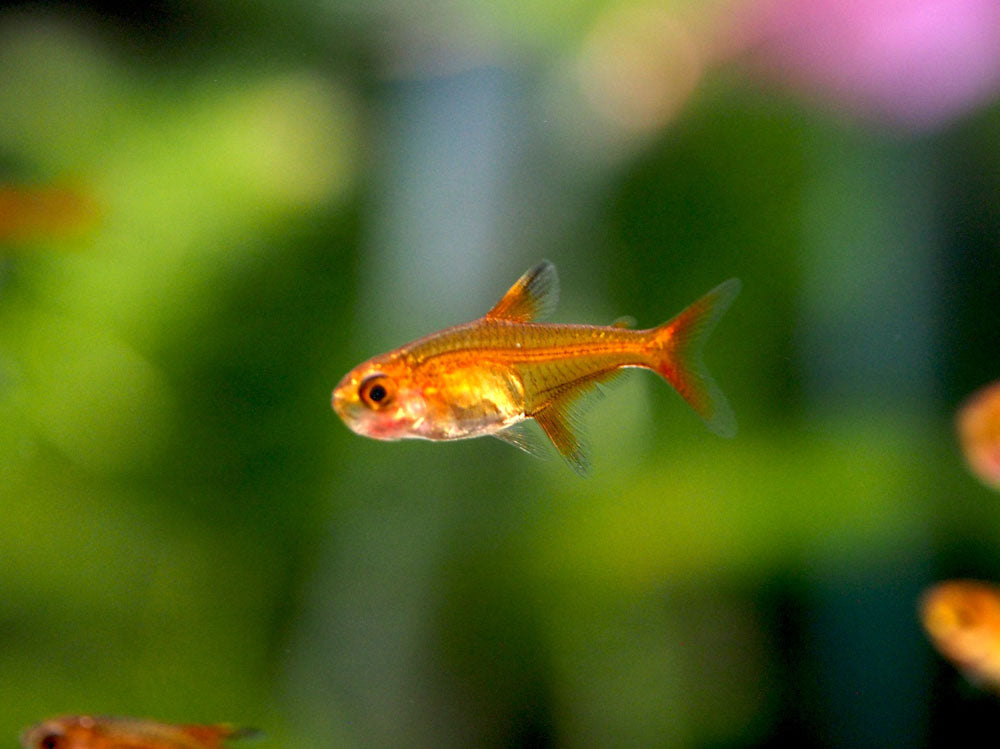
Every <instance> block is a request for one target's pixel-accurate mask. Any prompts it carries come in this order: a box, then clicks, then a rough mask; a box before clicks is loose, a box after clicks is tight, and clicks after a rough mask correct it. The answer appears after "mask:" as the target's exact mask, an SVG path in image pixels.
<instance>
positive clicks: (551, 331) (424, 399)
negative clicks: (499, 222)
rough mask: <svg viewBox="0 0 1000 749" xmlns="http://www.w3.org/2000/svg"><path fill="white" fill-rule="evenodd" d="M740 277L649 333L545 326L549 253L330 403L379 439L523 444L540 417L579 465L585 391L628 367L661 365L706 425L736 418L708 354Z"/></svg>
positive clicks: (732, 429) (346, 385)
mask: <svg viewBox="0 0 1000 749" xmlns="http://www.w3.org/2000/svg"><path fill="white" fill-rule="evenodd" d="M739 290H740V282H739V280H737V279H735V278H733V279H730V280H728V281H726V282H725V283H723V284H721V285H719V286H717V287H716V288H715V289H713V290H712V291H710V292H708V293H707V294H706V295H705V296H703V297H702V298H701V299H699V300H698V301H696V302H695V303H694V304H692V305H691V306H690V307H688V308H687V309H685V310H684V311H683V312H681V313H680V314H679V315H677V316H676V317H674V318H673V319H672V320H670V321H668V322H666V323H664V324H663V325H660V326H659V327H656V328H651V329H649V330H631V329H629V324H628V321H627V320H625V319H622V320H620V321H617V322H615V323H614V324H613V325H564V324H551V323H542V322H540V320H541V319H543V318H544V317H545V315H546V314H548V313H549V312H550V311H551V310H552V309H554V307H555V303H556V300H557V298H558V293H559V281H558V277H557V275H556V269H555V266H554V265H552V264H551V263H550V262H548V261H542V262H541V263H539V264H538V265H536V266H535V267H534V268H532V269H531V270H529V271H528V272H526V273H525V274H524V275H523V276H521V278H519V279H518V280H517V281H516V282H515V283H514V285H513V286H512V287H511V288H510V289H509V290H508V291H507V293H506V294H504V296H503V297H502V298H501V299H500V301H499V302H497V304H496V305H494V307H493V308H492V309H491V310H490V311H489V312H487V313H486V315H484V316H483V317H481V318H479V319H477V320H473V321H471V322H468V323H464V324H462V325H456V326H454V327H451V328H447V329H445V330H442V331H440V332H438V333H434V334H432V335H429V336H426V337H424V338H420V339H418V340H416V341H413V342H412V343H408V344H406V345H405V346H402V347H400V348H398V349H396V350H394V351H390V352H388V353H385V354H381V355H379V356H376V357H374V358H372V359H369V360H368V361H366V362H364V363H363V364H361V365H359V366H357V367H355V368H354V369H353V370H351V371H350V372H349V373H348V374H347V375H346V376H344V378H343V379H342V380H341V381H340V383H339V384H338V385H337V387H336V388H335V389H334V391H333V397H332V405H333V408H334V410H335V411H336V412H337V414H338V415H339V416H340V417H341V418H342V419H343V420H344V423H346V424H347V426H348V427H350V428H351V429H352V430H353V431H355V432H357V433H358V434H362V435H365V436H368V437H374V438H375V439H382V440H397V439H409V438H416V439H427V440H455V439H465V438H470V437H480V436H483V435H492V436H494V437H498V438H500V439H503V440H505V441H507V442H510V443H511V444H514V445H516V446H517V447H520V448H522V449H528V450H529V451H530V447H529V445H528V441H527V438H526V436H525V434H524V433H523V432H521V431H520V429H519V425H520V424H521V422H523V421H525V420H526V419H534V420H535V421H536V422H537V423H538V424H539V426H541V428H542V430H543V431H544V432H545V434H546V435H547V436H548V437H549V439H550V440H551V441H552V443H553V444H554V445H555V447H556V449H557V450H558V451H559V452H560V454H562V455H563V457H565V458H566V459H567V460H568V461H569V463H570V464H571V465H572V466H573V468H574V469H576V470H577V471H578V472H579V473H585V472H586V470H587V466H588V460H587V457H586V454H585V450H584V448H583V446H582V444H581V441H580V438H579V436H578V433H577V430H576V428H575V426H574V423H573V422H574V417H573V412H574V409H575V406H576V404H577V402H578V401H579V398H580V397H581V396H582V395H583V394H585V393H587V392H589V391H590V390H592V389H593V387H594V386H595V385H597V384H599V383H603V382H607V381H608V380H610V379H612V378H614V377H615V376H616V375H617V374H619V373H620V372H621V370H622V369H623V368H626V367H641V368H645V369H651V370H653V371H654V372H657V373H658V374H660V375H661V376H662V377H663V378H664V379H666V380H667V381H668V382H669V383H670V384H671V385H673V386H674V388H675V389H676V390H677V392H679V393H680V394H681V396H683V397H684V399H685V400H686V401H687V402H688V403H689V404H691V407H692V408H694V410H695V411H696V412H697V413H698V414H699V415H700V416H701V417H702V418H703V419H704V420H705V422H706V424H707V425H708V427H709V429H711V430H712V431H713V432H716V433H717V434H720V435H722V436H725V437H731V436H733V435H734V434H735V433H736V420H735V417H734V416H733V412H732V411H731V410H730V408H729V405H728V404H727V403H726V399H725V397H724V396H723V395H722V392H721V391H720V390H719V388H718V387H717V386H716V384H715V382H714V380H713V379H712V377H711V376H710V375H709V374H708V370H707V369H706V368H705V366H704V364H703V363H702V361H701V351H702V348H703V346H704V343H705V340H706V339H707V338H708V336H709V334H710V333H711V332H712V330H713V329H714V328H715V326H716V324H717V323H718V321H719V318H720V317H721V316H722V314H723V313H724V312H725V311H726V309H727V308H728V307H729V305H730V304H731V303H732V301H733V299H734V298H735V297H736V295H737V294H738V293H739Z"/></svg>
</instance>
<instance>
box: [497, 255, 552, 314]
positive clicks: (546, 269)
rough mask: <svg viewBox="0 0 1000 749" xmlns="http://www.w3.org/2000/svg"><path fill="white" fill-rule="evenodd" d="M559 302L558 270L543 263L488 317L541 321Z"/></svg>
mask: <svg viewBox="0 0 1000 749" xmlns="http://www.w3.org/2000/svg"><path fill="white" fill-rule="evenodd" d="M558 301H559V276H557V275H556V266H554V265H553V264H552V263H550V262H549V261H548V260H543V261H541V262H540V263H539V264H538V265H536V266H535V267H534V268H532V269H531V270H529V271H527V272H526V273H525V274H524V275H523V276H521V277H520V278H519V279H517V281H516V282H515V283H514V285H513V286H511V287H510V289H508V291H507V293H506V294H504V295H503V298H502V299H501V300H500V301H499V302H497V303H496V305H494V307H493V309H491V310H490V311H489V312H487V313H486V317H492V318H499V319H503V320H514V321H516V322H531V321H532V320H541V319H543V318H544V317H545V316H546V315H548V314H549V313H551V312H552V311H553V310H554V309H555V308H556V302H558Z"/></svg>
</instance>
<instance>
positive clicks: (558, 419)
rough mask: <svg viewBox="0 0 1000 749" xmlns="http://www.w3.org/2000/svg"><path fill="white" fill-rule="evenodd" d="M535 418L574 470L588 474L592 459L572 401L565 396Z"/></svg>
mask: <svg viewBox="0 0 1000 749" xmlns="http://www.w3.org/2000/svg"><path fill="white" fill-rule="evenodd" d="M534 419H535V421H537V422H538V425H539V426H540V427H541V428H542V431H544V432H545V434H546V435H548V438H549V439H550V440H552V444H553V445H555V446H556V450H558V451H559V454H560V455H562V456H563V457H564V458H565V459H566V460H567V461H568V462H569V464H570V465H571V466H572V467H573V470H574V471H576V472H577V473H578V474H579V475H581V476H586V475H587V473H588V472H589V471H590V460H589V458H588V457H587V453H586V450H585V448H584V446H583V443H582V441H581V440H580V437H579V435H578V429H577V428H576V425H575V424H574V423H573V422H574V421H575V417H574V414H573V413H572V403H571V402H570V401H568V400H567V399H565V398H564V399H560V400H557V401H555V402H553V403H551V404H550V405H548V406H546V407H545V408H544V409H542V410H541V411H539V412H538V413H536V414H535V416H534Z"/></svg>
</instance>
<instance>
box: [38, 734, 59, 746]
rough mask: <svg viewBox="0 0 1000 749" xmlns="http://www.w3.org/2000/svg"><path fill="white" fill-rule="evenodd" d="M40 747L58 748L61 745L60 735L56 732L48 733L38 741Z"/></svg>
mask: <svg viewBox="0 0 1000 749" xmlns="http://www.w3.org/2000/svg"><path fill="white" fill-rule="evenodd" d="M38 746H39V747H40V749H59V747H60V746H62V736H60V735H59V734H57V733H49V734H46V735H45V736H43V737H42V740H41V741H39V742H38Z"/></svg>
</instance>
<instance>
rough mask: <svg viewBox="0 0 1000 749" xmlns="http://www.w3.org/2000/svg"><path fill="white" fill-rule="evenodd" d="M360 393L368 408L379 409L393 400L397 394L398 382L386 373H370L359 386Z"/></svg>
mask: <svg viewBox="0 0 1000 749" xmlns="http://www.w3.org/2000/svg"><path fill="white" fill-rule="evenodd" d="M358 395H359V396H360V398H361V402H362V403H364V404H365V405H366V406H368V408H371V409H373V410H378V409H380V408H384V407H385V406H387V405H388V404H389V403H391V402H392V399H393V397H394V396H395V395H396V383H395V381H394V380H393V379H392V378H391V377H388V376H386V375H384V374H373V375H369V376H368V377H366V378H365V379H364V380H363V381H362V382H361V385H360V387H358Z"/></svg>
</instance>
